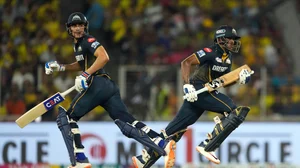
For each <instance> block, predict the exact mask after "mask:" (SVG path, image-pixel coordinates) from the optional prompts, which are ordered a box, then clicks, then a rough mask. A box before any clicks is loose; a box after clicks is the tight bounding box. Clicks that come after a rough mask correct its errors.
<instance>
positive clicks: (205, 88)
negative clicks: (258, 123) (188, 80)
mask: <svg viewBox="0 0 300 168" xmlns="http://www.w3.org/2000/svg"><path fill="white" fill-rule="evenodd" d="M206 91H208V88H207V87H204V88H202V89H199V90H196V93H197V94H201V93H203V92H206ZM186 98H187V96H186V95H184V96H183V99H186Z"/></svg>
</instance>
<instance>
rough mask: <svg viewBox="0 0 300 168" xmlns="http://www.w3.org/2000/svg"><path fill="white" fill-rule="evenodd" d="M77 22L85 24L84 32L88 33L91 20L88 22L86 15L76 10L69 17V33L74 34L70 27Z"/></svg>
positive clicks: (67, 26)
mask: <svg viewBox="0 0 300 168" xmlns="http://www.w3.org/2000/svg"><path fill="white" fill-rule="evenodd" d="M75 24H83V25H84V26H85V28H84V32H85V33H86V34H88V28H89V22H88V20H87V19H86V17H85V16H84V15H83V14H82V13H80V12H74V13H72V14H71V15H70V16H69V18H68V21H67V23H66V28H67V31H68V33H69V34H70V35H71V36H72V32H71V29H70V27H71V26H72V25H75Z"/></svg>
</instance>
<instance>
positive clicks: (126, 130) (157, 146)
mask: <svg viewBox="0 0 300 168" xmlns="http://www.w3.org/2000/svg"><path fill="white" fill-rule="evenodd" d="M102 106H103V108H104V109H105V110H106V111H107V112H108V113H109V115H110V117H111V118H112V119H113V120H115V123H116V125H117V126H118V127H119V128H120V130H121V131H122V133H123V134H124V135H125V136H127V137H129V138H133V139H135V140H137V141H138V142H140V143H142V144H143V145H145V146H148V147H149V148H151V149H153V150H155V151H156V152H158V153H159V154H160V155H166V152H165V150H164V149H163V147H164V146H165V142H164V141H163V140H162V138H160V137H159V134H158V133H156V132H155V131H153V130H152V129H151V128H149V127H148V126H146V125H145V124H144V123H143V122H140V121H137V120H136V119H135V118H134V117H133V116H132V115H131V114H130V113H128V111H127V107H126V106H125V104H124V103H123V101H122V99H121V97H120V94H119V92H116V93H115V94H114V95H113V96H112V97H111V98H110V99H109V100H108V101H107V102H105V103H104V104H103V105H102ZM141 130H142V131H141ZM166 143H169V142H166Z"/></svg>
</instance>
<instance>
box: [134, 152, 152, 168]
mask: <svg viewBox="0 0 300 168" xmlns="http://www.w3.org/2000/svg"><path fill="white" fill-rule="evenodd" d="M131 159H132V163H133V166H134V168H143V167H144V165H145V164H146V162H147V161H148V160H149V159H150V155H149V154H148V152H147V150H146V149H143V150H142V155H139V156H133V157H132V158H131Z"/></svg>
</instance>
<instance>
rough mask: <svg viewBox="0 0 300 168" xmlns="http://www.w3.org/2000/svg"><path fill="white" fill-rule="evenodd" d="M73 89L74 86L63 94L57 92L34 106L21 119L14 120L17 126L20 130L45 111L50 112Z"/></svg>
mask: <svg viewBox="0 0 300 168" xmlns="http://www.w3.org/2000/svg"><path fill="white" fill-rule="evenodd" d="M74 89H75V86H73V87H71V88H69V89H68V90H66V91H64V92H63V93H60V92H57V93H56V94H54V95H52V96H51V97H49V98H48V99H46V100H44V101H43V102H41V103H40V104H38V105H36V106H35V107H33V108H32V109H30V110H29V111H27V112H26V113H24V114H23V115H22V116H21V117H19V118H18V119H17V120H16V123H17V125H18V126H19V127H20V128H24V127H25V126H26V125H28V124H29V123H31V122H32V121H33V120H35V119H36V118H38V117H39V116H41V115H43V114H44V113H46V112H47V111H49V110H51V109H52V108H54V106H56V105H57V104H59V103H61V102H62V101H64V100H65V96H66V95H67V94H69V93H71V92H72V91H73V90H74Z"/></svg>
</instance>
